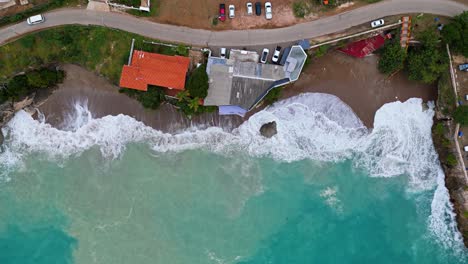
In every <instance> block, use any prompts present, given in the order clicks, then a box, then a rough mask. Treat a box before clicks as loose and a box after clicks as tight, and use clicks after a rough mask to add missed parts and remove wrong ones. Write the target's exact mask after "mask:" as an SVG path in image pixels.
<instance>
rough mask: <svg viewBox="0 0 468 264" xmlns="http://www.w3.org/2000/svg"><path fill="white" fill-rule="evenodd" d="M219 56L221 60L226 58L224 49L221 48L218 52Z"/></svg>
mask: <svg viewBox="0 0 468 264" xmlns="http://www.w3.org/2000/svg"><path fill="white" fill-rule="evenodd" d="M219 54H220V55H219V56H220V57H221V58H222V59H225V58H226V48H221V51H220V52H219Z"/></svg>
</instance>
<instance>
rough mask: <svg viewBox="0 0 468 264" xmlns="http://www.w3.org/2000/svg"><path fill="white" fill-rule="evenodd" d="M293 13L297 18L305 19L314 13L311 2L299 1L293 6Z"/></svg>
mask: <svg viewBox="0 0 468 264" xmlns="http://www.w3.org/2000/svg"><path fill="white" fill-rule="evenodd" d="M292 9H293V13H294V16H295V17H299V18H304V17H305V16H306V15H308V14H310V13H311V12H312V8H311V4H310V1H306V0H299V1H296V2H294V3H293V5H292Z"/></svg>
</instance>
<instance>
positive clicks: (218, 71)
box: [204, 45, 307, 116]
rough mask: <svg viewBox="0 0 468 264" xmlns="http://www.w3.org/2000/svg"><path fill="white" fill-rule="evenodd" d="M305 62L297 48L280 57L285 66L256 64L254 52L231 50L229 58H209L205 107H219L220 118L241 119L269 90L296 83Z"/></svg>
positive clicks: (301, 50)
mask: <svg viewBox="0 0 468 264" xmlns="http://www.w3.org/2000/svg"><path fill="white" fill-rule="evenodd" d="M306 59H307V54H306V53H305V51H304V49H303V48H302V47H301V46H299V45H295V46H292V47H290V48H288V53H284V54H283V60H282V61H283V63H282V64H284V65H281V64H279V65H278V64H262V63H259V62H258V60H259V54H258V53H257V52H254V51H245V50H234V49H233V50H231V51H230V53H229V58H219V57H209V58H208V64H207V67H206V72H207V74H208V76H209V89H208V96H207V97H206V98H205V100H204V105H207V106H208V105H215V106H218V107H219V113H220V114H221V115H230V114H237V115H241V116H243V115H244V114H245V113H246V112H247V111H250V110H251V109H252V108H253V107H255V106H256V105H257V104H258V103H259V102H260V101H261V100H262V99H263V98H264V97H265V96H266V95H267V94H268V92H269V91H271V90H272V89H274V88H276V87H279V86H282V85H285V84H287V83H290V82H294V81H296V80H297V79H298V78H299V75H300V73H301V71H302V67H303V66H304V63H305V61H306Z"/></svg>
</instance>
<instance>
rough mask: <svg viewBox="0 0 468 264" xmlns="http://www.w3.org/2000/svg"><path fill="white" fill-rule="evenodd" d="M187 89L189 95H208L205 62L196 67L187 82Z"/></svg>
mask: <svg viewBox="0 0 468 264" xmlns="http://www.w3.org/2000/svg"><path fill="white" fill-rule="evenodd" d="M187 90H188V91H189V93H190V96H191V97H198V98H205V97H206V96H207V95H208V74H207V73H206V64H203V65H201V66H200V67H198V68H196V69H195V70H194V71H193V72H192V75H191V76H190V79H189V81H188V83H187Z"/></svg>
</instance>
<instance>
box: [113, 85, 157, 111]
mask: <svg viewBox="0 0 468 264" xmlns="http://www.w3.org/2000/svg"><path fill="white" fill-rule="evenodd" d="M119 92H121V93H124V94H126V95H128V96H130V97H132V98H134V99H136V100H138V101H139V102H140V103H141V104H142V105H143V107H145V108H149V109H157V108H158V107H159V106H160V105H161V103H162V102H164V101H165V99H166V97H165V94H164V90H163V89H162V88H161V87H158V86H152V85H150V86H148V91H146V92H144V91H138V90H134V89H127V88H121V89H119Z"/></svg>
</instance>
